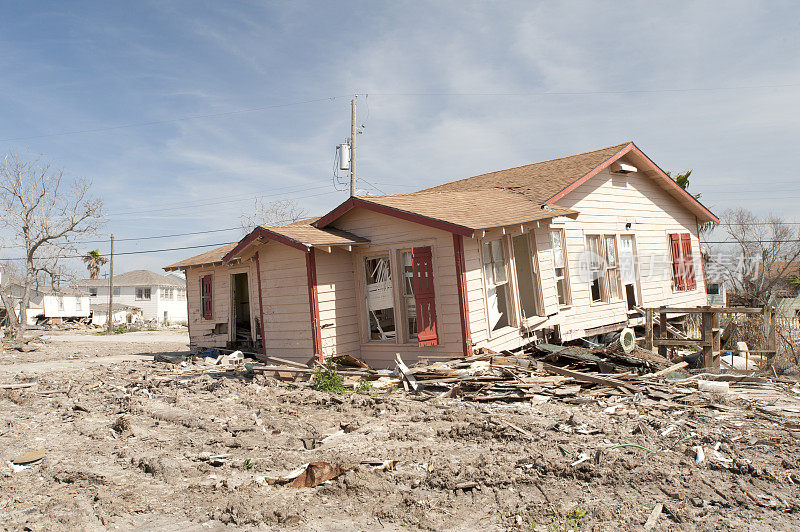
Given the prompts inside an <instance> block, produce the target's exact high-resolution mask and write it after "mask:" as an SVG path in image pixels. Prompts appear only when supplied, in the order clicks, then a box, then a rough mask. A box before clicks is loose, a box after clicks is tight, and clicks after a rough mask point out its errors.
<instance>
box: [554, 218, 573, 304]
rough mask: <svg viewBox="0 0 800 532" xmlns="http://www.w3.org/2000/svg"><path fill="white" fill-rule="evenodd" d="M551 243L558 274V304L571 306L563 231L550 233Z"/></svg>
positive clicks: (558, 230)
mask: <svg viewBox="0 0 800 532" xmlns="http://www.w3.org/2000/svg"><path fill="white" fill-rule="evenodd" d="M550 243H551V244H552V247H553V267H554V268H555V274H556V289H557V290H558V304H559V305H561V306H564V305H569V303H570V298H569V285H568V284H567V283H568V280H567V258H566V251H565V250H564V233H563V232H562V230H561V229H556V230H553V231H550Z"/></svg>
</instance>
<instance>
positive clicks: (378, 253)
mask: <svg viewBox="0 0 800 532" xmlns="http://www.w3.org/2000/svg"><path fill="white" fill-rule="evenodd" d="M392 255H394V253H392V252H391V250H374V251H373V252H372V253H366V254H364V255H361V257H360V263H361V268H360V273H361V275H360V277H361V282H360V286H361V287H362V289H363V297H362V301H363V306H364V310H365V312H364V317H365V318H366V321H365V326H366V335H365V338H364V341H365V343H367V344H372V345H386V344H398V343H399V339H400V334H402V333H403V331H399V330H398V328H399V327H398V325H399V323H398V322H399V321H400V320H398V319H397V301H398V298H397V293H396V291H397V283H396V282H395V279H397V275H396V272H395V271H394V270H395V264H394V262H395V261H393V260H392ZM381 258H385V259H386V260H387V262H388V263H389V264H388V266H389V279H390V281H391V285H392V289H391V294H392V321H393V322H394V338H387V339H385V340H375V339H373V338H372V325H371V323H370V321H371V319H370V308H369V299H368V298H369V293H368V291H367V261H368V260H372V259H381Z"/></svg>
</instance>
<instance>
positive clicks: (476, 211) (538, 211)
mask: <svg viewBox="0 0 800 532" xmlns="http://www.w3.org/2000/svg"><path fill="white" fill-rule="evenodd" d="M356 207H361V208H365V209H368V210H373V211H377V212H384V213H385V214H390V215H394V216H399V217H401V218H406V219H409V220H412V221H419V222H421V223H426V224H427V225H432V226H434V227H439V228H441V229H444V230H446V231H450V232H453V233H456V234H461V235H465V236H472V234H473V232H475V231H478V230H483V229H492V228H496V227H507V226H510V225H516V224H526V223H530V222H535V221H538V220H545V219H549V218H553V217H555V216H572V215H576V214H578V213H577V211H574V210H571V209H565V208H563V207H559V206H557V205H552V206H551V205H545V204H543V203H539V202H535V201H531V200H530V199H529V198H527V197H526V196H525V195H523V194H520V193H518V192H512V191H509V190H492V191H490V192H489V193H487V191H485V190H452V191H447V190H446V191H436V190H432V191H429V192H415V193H411V194H391V195H385V196H359V197H356V198H352V200H350V201H349V202H345V203H344V204H342V205H341V206H340V209H341V210H344V211H347V210H350V209H353V208H356ZM333 215H334V216H335V217H336V218H338V217H339V213H336V212H335V211H334V213H333Z"/></svg>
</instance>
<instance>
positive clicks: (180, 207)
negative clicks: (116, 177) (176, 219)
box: [109, 185, 329, 217]
mask: <svg viewBox="0 0 800 532" xmlns="http://www.w3.org/2000/svg"><path fill="white" fill-rule="evenodd" d="M328 186H329V185H319V186H315V187H302V188H297V187H294V189H293V190H287V191H286V192H265V193H264V194H260V195H255V196H254V195H249V196H247V197H243V198H237V199H227V200H221V201H206V202H204V203H199V202H193V203H185V204H183V205H181V204H178V205H169V206H165V207H158V208H153V209H142V210H138V211H123V212H118V213H116V214H114V213H111V214H109V216H110V217H122V216H132V215H137V214H146V213H151V212H163V211H165V210H170V211H174V210H183V209H193V208H196V207H211V206H214V205H223V204H226V203H236V202H239V201H244V200H248V199H250V200H252V199H255V198H264V197H267V196H283V195H285V194H292V193H294V192H307V191H310V190H320V189H323V188H328ZM278 190H280V189H278ZM284 190H285V189H284ZM326 194H327V193H326ZM321 195H323V194H311V195H307V196H298V197H296V198H290V199H303V198H313V197H317V196H321ZM201 201H202V200H201Z"/></svg>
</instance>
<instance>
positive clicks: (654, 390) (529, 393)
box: [398, 344, 686, 402]
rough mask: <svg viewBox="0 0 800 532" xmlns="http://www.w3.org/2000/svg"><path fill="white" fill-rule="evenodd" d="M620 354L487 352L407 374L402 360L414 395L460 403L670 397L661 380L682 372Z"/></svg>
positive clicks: (571, 349)
mask: <svg viewBox="0 0 800 532" xmlns="http://www.w3.org/2000/svg"><path fill="white" fill-rule="evenodd" d="M646 353H647V355H643V354H640V353H637V352H636V351H634V352H633V353H631V354H627V355H626V354H622V353H617V352H615V351H613V350H610V349H605V350H604V349H588V348H584V347H576V346H556V345H549V344H539V345H536V346H529V347H527V348H525V349H522V350H520V351H518V352H510V351H504V352H502V353H495V352H491V351H488V350H484V351H483V352H481V353H479V354H477V355H474V356H472V357H469V358H461V359H456V360H449V361H446V362H435V363H432V364H427V365H418V366H415V367H414V368H411V369H409V368H407V367H405V365H404V364H402V365H401V363H402V361H401V360H398V371H399V372H400V374H401V376H402V377H403V381H404V385H405V386H406V387H407V388H408V389H409V390H411V391H416V392H420V393H421V394H424V395H427V396H429V397H460V398H462V399H466V400H471V401H479V402H489V401H529V400H534V401H537V400H546V399H547V397H549V396H555V397H559V398H562V399H563V400H565V401H581V400H584V399H585V398H586V394H584V397H583V398H581V397H578V394H579V393H580V392H582V391H586V392H587V394H588V395H589V396H598V395H633V394H635V393H637V392H644V393H646V394H648V395H650V394H652V395H653V396H655V397H659V396H664V395H665V394H666V393H667V391H666V388H664V387H663V384H661V383H659V382H658V378H659V377H663V376H665V375H667V374H669V373H672V372H674V371H677V370H679V369H682V368H683V367H685V366H686V363H685V362H683V363H680V364H676V365H674V366H669V363H668V361H667V360H666V359H661V358H660V357H658V355H654V354H652V353H649V352H646Z"/></svg>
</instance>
